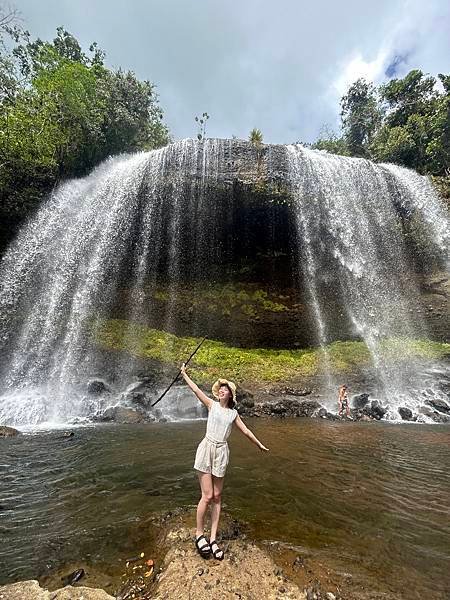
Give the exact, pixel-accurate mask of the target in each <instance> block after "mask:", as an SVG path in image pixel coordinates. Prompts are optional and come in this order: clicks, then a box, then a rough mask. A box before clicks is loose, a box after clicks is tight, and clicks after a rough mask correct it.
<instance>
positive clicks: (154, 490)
mask: <svg viewBox="0 0 450 600" xmlns="http://www.w3.org/2000/svg"><path fill="white" fill-rule="evenodd" d="M246 424H247V425H248V426H249V427H250V428H251V429H252V430H253V432H254V433H255V435H256V436H257V437H258V438H259V439H260V440H261V441H262V442H263V443H264V444H265V445H266V446H267V447H269V448H270V452H269V454H265V455H262V454H261V453H260V452H259V451H258V450H257V448H256V447H254V446H252V445H251V444H250V443H249V441H248V440H247V439H246V438H244V437H243V436H242V435H241V434H240V433H239V432H238V431H233V433H232V435H231V438H230V440H229V443H230V451H231V458H230V465H229V467H228V472H227V475H226V479H225V487H224V493H223V502H224V509H225V510H226V512H227V513H228V514H230V515H231V516H232V517H234V518H236V519H239V520H242V521H244V522H247V523H248V527H249V532H250V535H251V536H252V538H254V539H255V540H257V541H258V540H259V541H261V542H262V541H267V540H278V541H282V542H284V543H286V544H288V545H292V546H294V547H297V548H301V549H302V551H303V552H304V553H306V554H308V555H310V556H312V557H314V558H315V559H316V560H317V561H319V562H320V563H321V564H323V565H325V566H326V568H327V569H329V570H330V571H331V572H336V573H338V572H339V573H344V572H345V573H347V574H348V576H349V577H354V578H355V580H356V579H358V580H359V581H363V582H364V585H366V589H368V590H369V589H371V590H376V591H378V592H380V593H385V595H384V596H383V597H387V598H407V597H429V598H431V597H432V598H434V599H438V600H441V599H442V600H444V598H446V597H448V592H449V589H450V576H449V572H448V564H449V560H450V525H449V524H450V505H449V502H448V498H449V492H450V469H449V466H450V446H449V444H448V440H449V436H450V425H448V424H442V425H433V426H431V425H426V424H421V425H418V424H414V423H411V424H408V425H406V424H404V425H402V424H392V423H385V422H376V423H362V422H358V423H352V422H332V421H326V420H320V419H319V420H312V419H284V420H260V419H250V418H249V419H246ZM204 429H205V423H204V421H200V420H199V421H191V422H184V423H164V424H163V423H145V424H136V425H119V424H97V425H90V426H88V427H78V428H76V429H73V433H74V434H73V435H72V436H70V437H67V436H66V435H65V433H64V432H63V431H61V430H42V429H41V430H38V431H37V430H36V431H29V432H28V433H26V434H23V435H19V436H16V437H11V438H5V439H0V456H1V459H0V481H1V488H0V523H1V525H0V532H1V539H2V544H1V545H0V564H1V565H2V568H1V569H0V584H4V583H8V582H13V581H18V580H24V579H41V580H42V579H43V578H46V577H48V576H49V575H51V573H52V572H56V571H61V569H64V568H65V567H66V566H67V569H69V567H70V568H71V567H72V566H76V565H77V564H83V565H87V566H91V567H92V569H93V570H94V569H100V570H102V571H103V572H106V573H110V574H111V576H113V575H114V573H115V572H116V571H117V570H118V568H120V567H118V566H117V565H118V564H119V563H118V561H119V560H123V559H124V558H126V557H127V556H130V555H131V553H132V552H133V550H136V549H139V548H144V547H145V548H146V551H147V552H146V555H150V554H149V553H151V551H152V548H151V547H149V545H150V546H151V541H150V540H149V535H148V526H147V525H146V523H147V522H148V519H149V517H151V516H152V515H156V514H158V513H159V512H161V511H169V510H174V509H176V508H177V507H183V506H189V505H194V504H196V502H197V501H198V498H199V489H198V482H197V478H196V475H195V472H194V471H193V469H192V466H193V460H194V455H195V450H196V447H197V444H198V443H199V441H200V440H201V439H202V437H203V435H204ZM71 570H73V569H72V568H71ZM405 590H409V593H410V596H407V595H404V594H405V593H406V592H405ZM380 597H381V596H380Z"/></svg>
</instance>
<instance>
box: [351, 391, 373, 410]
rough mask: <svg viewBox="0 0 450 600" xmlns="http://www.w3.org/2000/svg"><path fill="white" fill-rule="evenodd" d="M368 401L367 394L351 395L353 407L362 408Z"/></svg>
mask: <svg viewBox="0 0 450 600" xmlns="http://www.w3.org/2000/svg"><path fill="white" fill-rule="evenodd" d="M368 402H369V394H359V395H358V396H354V397H353V406H354V407H355V408H364V407H365V406H366V404H368Z"/></svg>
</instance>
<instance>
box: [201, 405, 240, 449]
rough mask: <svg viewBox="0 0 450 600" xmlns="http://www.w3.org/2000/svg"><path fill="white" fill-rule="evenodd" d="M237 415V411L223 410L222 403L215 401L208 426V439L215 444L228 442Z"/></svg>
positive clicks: (209, 415) (232, 409)
mask: <svg viewBox="0 0 450 600" xmlns="http://www.w3.org/2000/svg"><path fill="white" fill-rule="evenodd" d="M237 414H238V412H237V410H236V409H234V408H222V406H220V402H216V401H213V403H212V405H211V408H210V410H209V414H208V422H207V424H206V437H207V438H210V439H211V440H212V441H214V442H226V441H227V439H228V438H229V437H230V433H231V427H232V425H233V421H234V420H235V418H236V417H237Z"/></svg>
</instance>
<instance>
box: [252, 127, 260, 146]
mask: <svg viewBox="0 0 450 600" xmlns="http://www.w3.org/2000/svg"><path fill="white" fill-rule="evenodd" d="M248 139H249V141H250V142H251V143H252V144H253V145H254V146H257V147H259V146H261V145H262V143H263V134H262V132H261V130H260V129H256V127H254V128H253V129H252V130H251V131H250V135H249V137H248Z"/></svg>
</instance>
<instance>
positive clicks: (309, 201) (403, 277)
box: [288, 146, 449, 416]
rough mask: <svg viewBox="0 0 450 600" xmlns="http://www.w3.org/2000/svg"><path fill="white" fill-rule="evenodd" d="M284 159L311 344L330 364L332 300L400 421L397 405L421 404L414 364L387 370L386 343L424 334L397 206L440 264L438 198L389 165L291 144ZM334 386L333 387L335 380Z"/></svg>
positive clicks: (444, 243) (421, 181) (442, 236)
mask: <svg viewBox="0 0 450 600" xmlns="http://www.w3.org/2000/svg"><path fill="white" fill-rule="evenodd" d="M288 157H289V158H288V161H289V165H290V168H289V173H290V186H291V189H292V190H293V195H294V218H295V222H296V227H297V232H298V243H299V245H300V246H301V247H302V255H301V256H302V263H303V264H302V265H301V266H300V269H301V271H302V272H304V273H305V274H306V284H307V288H308V291H309V294H310V298H311V304H312V306H313V308H314V316H315V319H316V323H317V327H316V328H317V332H318V339H317V341H318V343H319V344H320V345H321V346H322V347H323V348H324V354H325V358H326V362H327V363H329V357H328V356H327V351H326V344H329V343H330V342H332V341H333V340H332V338H331V337H330V336H329V334H328V329H329V327H330V325H331V323H332V320H333V319H335V318H336V315H332V316H330V313H329V310H327V306H326V305H327V304H328V303H329V302H330V300H331V299H334V300H335V301H336V299H337V302H338V304H339V305H340V306H342V308H343V311H345V312H346V314H347V317H348V318H349V320H350V322H351V324H352V327H353V332H352V337H353V338H360V339H362V340H363V341H364V342H365V343H366V345H367V347H368V349H369V351H370V354H371V359H372V363H373V368H374V371H375V375H376V379H377V382H378V384H379V387H378V390H377V393H378V395H379V397H380V398H381V399H382V400H384V401H386V402H388V403H389V408H390V413H391V415H392V416H396V414H398V413H397V411H396V409H397V407H398V406H400V405H403V406H406V407H409V406H412V407H413V406H415V405H417V392H418V390H417V389H415V388H414V389H413V390H412V391H411V393H408V388H409V387H410V386H408V383H409V381H410V379H411V375H412V373H414V369H415V365H414V364H413V363H410V364H409V368H405V366H404V365H403V366H402V368H399V367H398V365H395V364H392V361H391V360H389V359H388V358H387V356H386V352H385V347H384V345H383V343H384V342H386V341H387V340H389V339H392V338H409V339H420V338H423V337H427V328H426V324H425V323H424V321H423V319H422V318H421V317H420V311H419V310H418V307H419V304H420V302H419V292H418V289H417V285H416V277H415V273H414V265H413V264H411V259H410V257H409V256H408V252H407V248H406V243H405V237H404V234H403V230H402V222H401V216H400V213H399V210H398V207H399V206H401V207H402V208H403V209H406V210H408V211H409V212H411V211H412V210H415V211H416V212H417V215H416V217H417V219H418V221H419V222H420V225H421V226H422V230H423V231H424V232H425V241H426V243H427V245H428V246H429V247H431V248H433V250H434V252H437V254H438V255H439V257H440V258H443V257H444V256H445V253H446V252H447V249H448V237H449V228H448V219H447V218H446V215H445V212H444V209H443V207H442V204H441V202H440V199H439V197H438V195H437V193H436V192H435V191H434V190H433V188H432V186H431V184H430V183H429V182H428V180H427V179H426V178H425V177H421V176H420V175H418V174H416V173H413V172H411V171H408V170H407V169H403V168H401V167H397V166H394V165H376V164H374V163H372V162H370V161H368V160H364V159H359V158H347V157H342V156H337V155H332V154H328V153H327V152H323V151H318V150H310V149H308V148H304V147H302V146H289V147H288ZM343 317H344V314H343V312H342V313H341V314H340V315H338V318H343ZM341 377H342V376H341ZM330 382H333V386H332V387H334V389H337V383H338V382H336V381H333V378H332V376H331V374H329V375H328V383H329V384H330ZM332 402H334V404H335V399H334V398H333V399H332Z"/></svg>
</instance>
